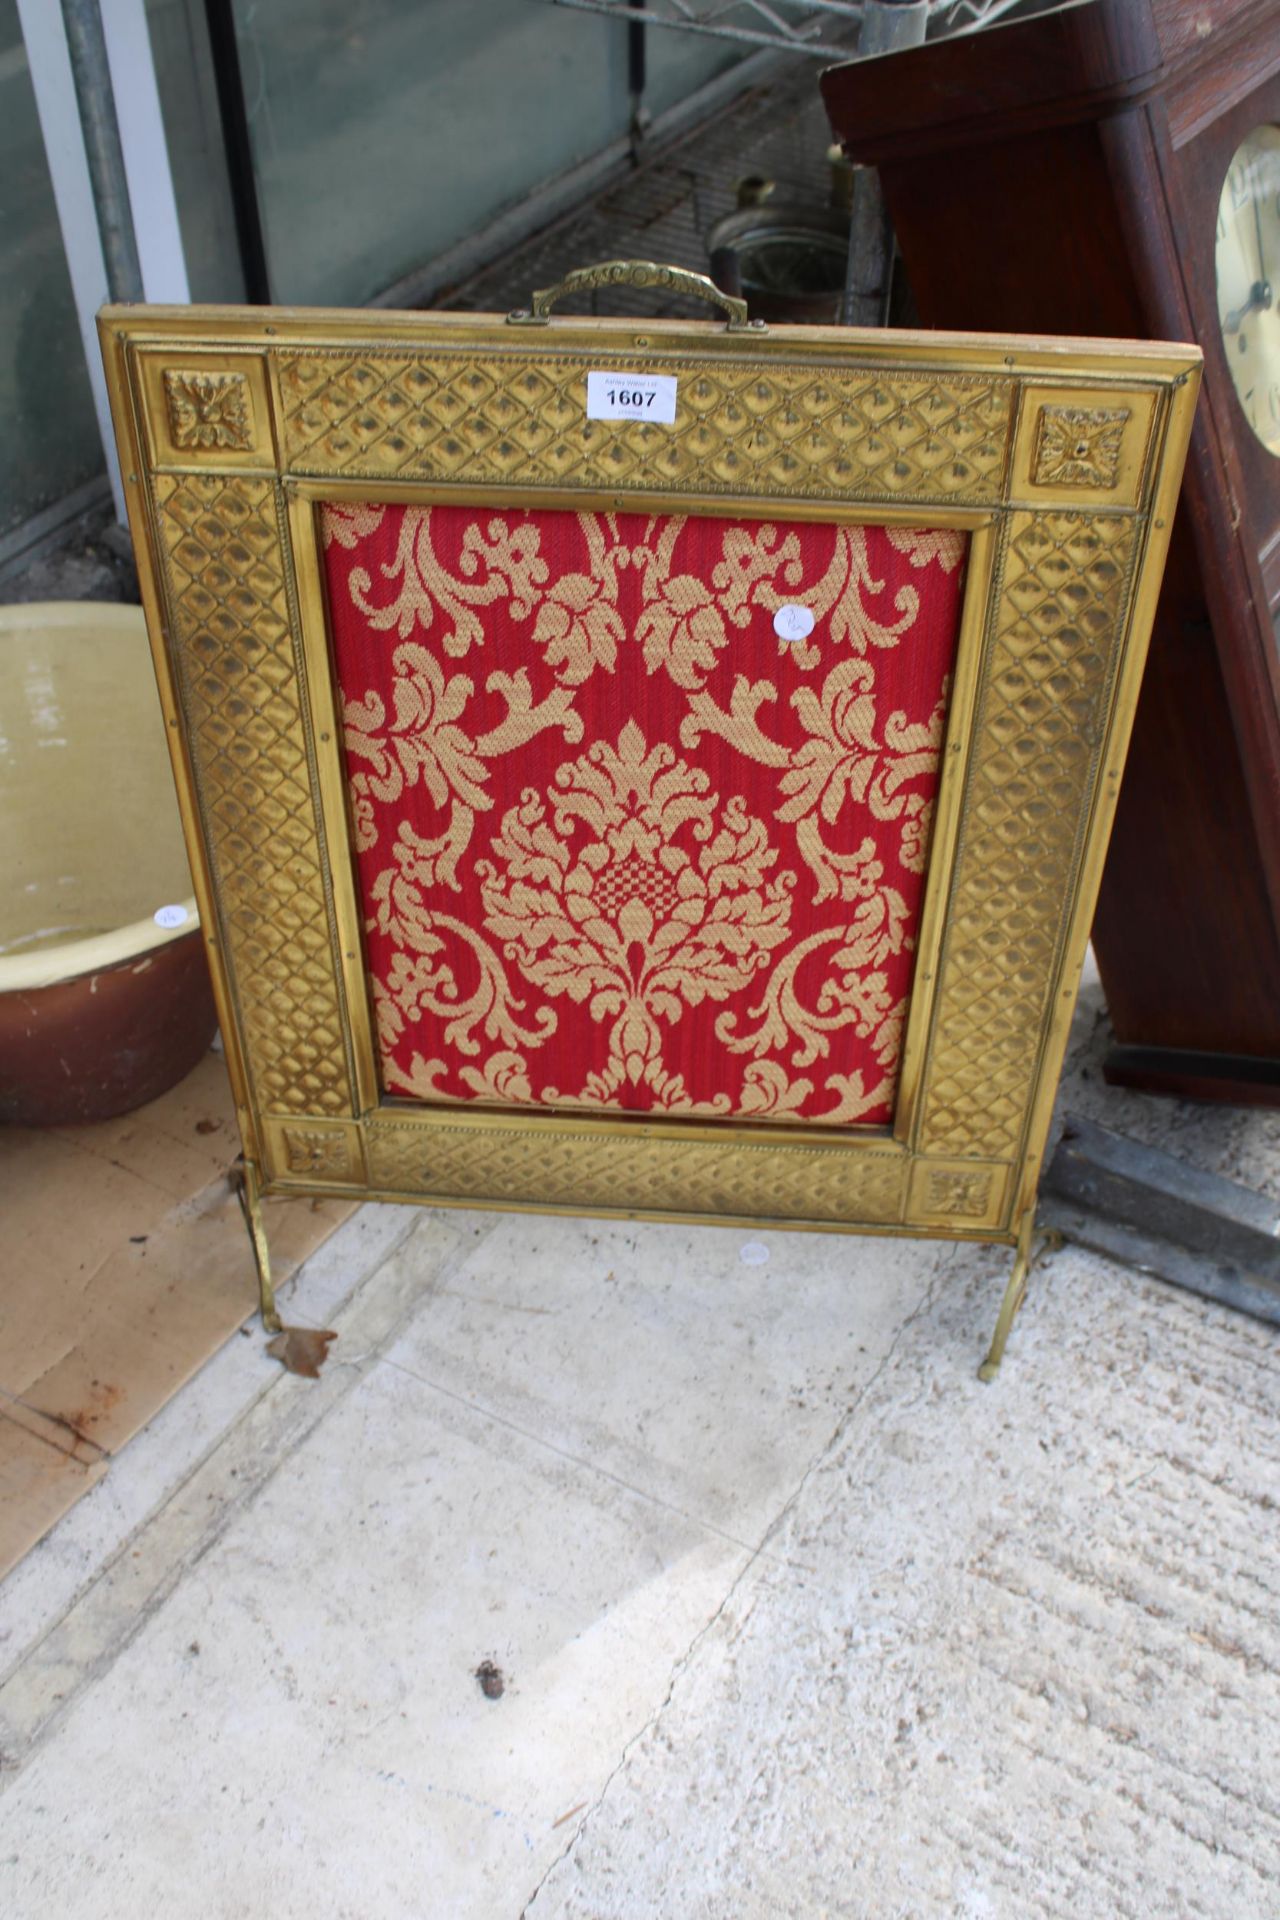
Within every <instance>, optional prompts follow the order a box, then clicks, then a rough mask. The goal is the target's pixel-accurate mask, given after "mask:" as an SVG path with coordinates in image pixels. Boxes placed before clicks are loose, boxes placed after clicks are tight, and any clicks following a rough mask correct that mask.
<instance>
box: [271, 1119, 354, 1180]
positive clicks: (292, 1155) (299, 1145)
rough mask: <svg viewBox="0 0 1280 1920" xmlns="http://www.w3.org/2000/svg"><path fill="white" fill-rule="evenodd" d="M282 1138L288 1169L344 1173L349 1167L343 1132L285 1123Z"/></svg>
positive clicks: (349, 1169) (311, 1172)
mask: <svg viewBox="0 0 1280 1920" xmlns="http://www.w3.org/2000/svg"><path fill="white" fill-rule="evenodd" d="M283 1139H284V1151H285V1159H286V1161H287V1164H288V1168H289V1171H290V1173H310V1174H316V1175H319V1176H323V1175H326V1174H332V1175H334V1176H338V1177H345V1176H346V1175H347V1174H349V1173H350V1171H351V1160H350V1154H349V1153H348V1150H347V1139H346V1135H345V1134H342V1133H329V1132H325V1131H322V1130H321V1129H319V1128H311V1127H285V1128H284V1129H283Z"/></svg>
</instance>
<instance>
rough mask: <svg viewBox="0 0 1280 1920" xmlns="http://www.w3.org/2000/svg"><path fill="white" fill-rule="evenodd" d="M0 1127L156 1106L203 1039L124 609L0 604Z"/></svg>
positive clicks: (187, 897)
mask: <svg viewBox="0 0 1280 1920" xmlns="http://www.w3.org/2000/svg"><path fill="white" fill-rule="evenodd" d="M0 846H3V848H4V856H3V861H2V863H0V867H2V871H3V885H2V886H0V1119H3V1120H10V1121H20V1122H26V1123H28V1124H53V1123H58V1122H66V1121H69V1120H92V1119H101V1118H106V1117H107V1116H108V1115H110V1114H115V1113H122V1112H125V1111H128V1110H129V1109H130V1108H132V1107H135V1106H138V1105H140V1104H142V1102H143V1101H145V1100H149V1099H152V1098H154V1097H155V1095H157V1094H158V1093H160V1092H162V1091H163V1090H164V1089H165V1087H167V1086H170V1085H172V1084H173V1082H174V1081H175V1080H177V1079H178V1078H180V1077H181V1075H182V1074H184V1073H186V1072H187V1071H189V1069H190V1068H191V1067H192V1066H193V1065H194V1064H195V1062H196V1060H197V1059H199V1057H200V1056H201V1054H202V1053H203V1052H204V1051H205V1049H206V1048H207V1047H208V1045H209V1042H210V1040H211V1038H212V1035H213V1032H214V1030H215V1017H214V1011H213V1001H212V995H211V992H210V988H209V983H208V973H207V968H206V965H205V959H204V952H203V946H202V942H201V939H200V931H199V917H198V913H197V910H196V903H195V900H194V898H193V897H192V892H191V877H190V872H189V869H188V866H187V858H186V853H185V850H184V847H183V842H182V831H181V827H180V824H179V816H178V806H177V800H176V797H175V794H174V788H173V778H172V774H171V772H170V767H169V756H168V752H167V749H166V744H165V739H164V728H163V724H162V721H161V715H160V705H159V700H158V698H157V694H156V687H155V679H154V675H153V673H152V667H151V656H150V651H149V648H148V645H147V633H146V625H145V621H144V618H143V614H142V610H141V608H140V607H126V606H114V605H104V604H98V603H94V602H87V601H85V602H81V601H68V602H60V601H53V602H36V603H32V604H30V605H19V606H10V607H4V608H0Z"/></svg>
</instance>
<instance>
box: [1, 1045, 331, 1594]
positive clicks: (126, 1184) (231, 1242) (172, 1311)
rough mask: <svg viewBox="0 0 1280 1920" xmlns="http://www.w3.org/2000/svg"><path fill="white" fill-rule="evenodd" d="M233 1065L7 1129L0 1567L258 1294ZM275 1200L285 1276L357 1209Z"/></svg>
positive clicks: (96, 1473) (274, 1229) (95, 1475)
mask: <svg viewBox="0 0 1280 1920" xmlns="http://www.w3.org/2000/svg"><path fill="white" fill-rule="evenodd" d="M239 1145H240V1143H239V1138H238V1135H237V1132H236V1124H235V1113H234V1108H233V1105H232V1099H231V1090H230V1087H229V1085H228V1083H227V1076H226V1069H225V1067H224V1065H223V1062H222V1060H221V1058H220V1057H219V1056H218V1055H217V1054H213V1053H211V1054H209V1055H208V1056H207V1057H206V1058H205V1059H204V1060H203V1061H202V1062H201V1064H200V1066H199V1067H197V1069H196V1071H195V1072H194V1073H192V1074H191V1075H189V1076H188V1078H187V1079H186V1080H185V1081H183V1082H182V1083H181V1084H180V1085H179V1086H177V1087H175V1088H173V1089H172V1091H171V1092H169V1093H167V1094H165V1095H163V1096H162V1098H161V1099H159V1100H155V1101H152V1102H151V1104H150V1105H149V1106H146V1107H143V1108H141V1109H139V1111H138V1112H136V1113H131V1114H126V1115H124V1116H123V1117H122V1118H120V1119H118V1120H110V1121H106V1122H104V1123H102V1124H101V1125H99V1126H93V1127H63V1128H49V1129H42V1130H36V1129H30V1130H28V1129H26V1128H19V1127H13V1128H6V1129H4V1130H3V1131H2V1132H0V1220H3V1223H4V1224H3V1260H2V1262H0V1264H2V1265H3V1271H4V1289H3V1295H2V1296H0V1575H3V1574H4V1573H5V1572H7V1571H8V1569H9V1568H10V1567H11V1566H12V1565H13V1564H14V1563H15V1562H16V1561H17V1560H19V1559H20V1558H21V1557H22V1555H23V1554H24V1553H26V1552H27V1551H28V1550H29V1549H30V1548H31V1547H32V1546H34V1544H35V1543H36V1541H37V1540H39V1539H40V1538H41V1537H42V1535H43V1534H45V1533H46V1532H47V1531H48V1529H49V1528H50V1527H51V1526H52V1525H53V1523H54V1521H55V1520H57V1519H58V1518H59V1516H60V1515H61V1514H63V1513H64V1512H65V1511H66V1510H67V1508H68V1507H70V1506H72V1505H73V1504H74V1502H75V1501H76V1500H78V1499H79V1498H80V1496H81V1495H82V1494H83V1493H85V1492H87V1491H88V1489H89V1488H90V1487H92V1486H94V1485H95V1484H96V1482H97V1481H99V1480H100V1479H101V1478H102V1477H103V1475H104V1474H105V1473H106V1472H107V1471H108V1469H109V1466H110V1463H111V1460H112V1458H113V1456H114V1455H115V1454H117V1453H118V1452H119V1451H120V1449H121V1447H123V1446H124V1444H125V1442H126V1441H127V1440H128V1439H129V1438H130V1436H131V1435H132V1434H134V1433H136V1432H137V1431H138V1430H139V1428H140V1427H143V1426H145V1424H146V1423H147V1421H148V1420H150V1419H151V1418H152V1416H153V1415H154V1414H155V1413H156V1412H157V1411H158V1410H159V1409H160V1408H161V1407H162V1406H163V1405H164V1404H165V1402H166V1401H167V1400H168V1399H169V1398H170V1397H171V1396H172V1395H173V1394H174V1393H175V1392H176V1391H177V1390H178V1388H179V1387H180V1386H181V1385H182V1384H183V1382H184V1381H186V1380H188V1379H190V1377H191V1375H192V1374H193V1373H195V1372H196V1371H197V1370H198V1369H199V1368H200V1367H201V1366H202V1365H203V1364H204V1363H205V1361H206V1360H208V1359H209V1358H210V1356H211V1355H212V1354H213V1353H215V1352H216V1351H217V1349H218V1348H219V1347H220V1346H221V1345H222V1343H223V1342H224V1341H225V1340H226V1339H227V1338H228V1337H229V1336H230V1335H231V1334H233V1333H234V1332H235V1331H236V1329H237V1328H238V1327H240V1326H241V1325H243V1323H244V1322H245V1321H246V1320H247V1319H249V1318H250V1316H251V1315H252V1314H253V1312H254V1310H255V1308H256V1306H257V1289H256V1286H255V1280H254V1267H253V1259H252V1255H251V1252H250V1248H249V1241H248V1236H247V1234H246V1232H245V1226H244V1220H243V1217H242V1215H241V1211H240V1205H239V1202H238V1199H237V1197H236V1193H235V1190H234V1188H233V1186H232V1184H231V1182H230V1180H229V1178H228V1175H229V1172H230V1169H231V1167H232V1165H233V1164H234V1162H235V1159H236V1156H237V1154H238V1152H239ZM351 1210H352V1209H351V1206H350V1205H349V1204H348V1203H346V1202H344V1201H336V1200H323V1201H317V1202H314V1203H313V1204H311V1205H309V1206H304V1207H299V1206H297V1205H294V1206H284V1205H280V1204H278V1203H272V1204H271V1205H270V1207H269V1210H268V1218H269V1231H270V1233H271V1242H272V1251H273V1254H274V1256H275V1258H276V1260H277V1262H278V1270H279V1274H280V1277H281V1279H285V1278H287V1277H288V1276H289V1275H291V1274H292V1273H294V1272H295V1271H296V1269H297V1267H298V1266H299V1265H300V1264H301V1262H302V1261H303V1260H304V1259H305V1258H306V1257H307V1255H308V1254H309V1253H311V1252H313V1251H314V1250H315V1248H316V1247H318V1246H319V1245H320V1244H321V1242H322V1241H324V1240H325V1239H327V1238H328V1236H329V1234H330V1233H332V1232H333V1231H334V1229H335V1228H336V1227H337V1226H338V1225H339V1224H340V1223H341V1221H343V1220H344V1219H345V1218H346V1217H347V1215H348V1214H349V1213H350V1212H351Z"/></svg>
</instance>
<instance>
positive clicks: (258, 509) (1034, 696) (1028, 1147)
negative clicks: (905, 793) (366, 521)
mask: <svg viewBox="0 0 1280 1920" xmlns="http://www.w3.org/2000/svg"><path fill="white" fill-rule="evenodd" d="M101 329H102V338H103V344H104V352H105V357H106V364H107V371H108V378H109V382H110V388H111V399H112V406H113V409H114V416H115V425H116V433H117V436H118V439H119V445H120V451H121V460H122V464H123V470H124V475H125V481H126V488H127V495H128V501H129V512H130V520H131V525H132V528H133V533H134V539H135V545H136V550H137V556H138V563H139V571H140V574H141V579H142V590H143V598H144V603H145V606H146V611H147V619H148V624H149V627H150V632H151V639H152V645H153V649H154V654H155V663H156V671H157V674H158V677H159V682H160V690H161V697H162V702H163V708H164V714H165V718H166V721H167V724H168V729H169V737H170V744H171V748H172V754H173V763H174V769H175V774H176V778H177V783H178V790H179V797H180V802H181V807H182V815H183V820H184V824H185V829H186V835H187V845H188V849H189V852H190V857H191V863H192V868H193V872H194V879H195V888H196V894H197V897H198V900H199V904H200V910H201V916H202V921H203V926H204V931H205V936H206V940H207V944H208V952H209V960H210V965H211V968H212V972H213V979H214V986H215V991H216V994H217V1000H218V1007H219V1012H220V1016H221V1021H222V1029H223V1034H224V1037H225V1043H226V1053H227V1062H228V1066H229V1069H230V1073H231V1078H232V1082H233V1086H234V1090H235V1097H236V1106H237V1112H238V1116H239V1123H240V1128H241V1132H242V1135H243V1141H244V1153H245V1159H246V1165H247V1169H248V1173H247V1178H248V1185H249V1193H250V1198H251V1199H253V1198H254V1196H255V1195H256V1193H257V1191H259V1190H260V1189H261V1190H265V1191H268V1192H272V1193H281V1194H285V1193H295V1194H348V1195H351V1194H359V1195H369V1196H371V1197H377V1198H380V1199H391V1200H407V1201H423V1202H430V1203H433V1204H450V1203H463V1204H467V1205H472V1206H490V1207H507V1208H524V1207H528V1208H539V1209H544V1210H554V1211H571V1212H584V1213H596V1214H612V1215H622V1216H626V1217H654V1218H663V1219H682V1220H691V1221H708V1222H719V1223H726V1222H733V1223H739V1224H746V1223H751V1224H772V1225H777V1226H786V1227H808V1228H826V1229H838V1230H853V1231H872V1232H888V1233H901V1234H919V1235H945V1236H951V1237H955V1238H960V1239H976V1240H999V1241H1006V1242H1013V1241H1016V1240H1019V1238H1020V1237H1021V1240H1022V1244H1023V1251H1024V1252H1025V1247H1026V1241H1027V1235H1028V1230H1029V1227H1030V1223H1031V1219H1032V1215H1033V1209H1034V1204H1035V1195H1036V1186H1037V1179H1038V1176H1039V1172H1040V1167H1041V1159H1042V1155H1043V1152H1044V1147H1045V1142H1046V1137H1047V1133H1048V1128H1049V1122H1050V1115H1051V1109H1052V1103H1053V1097H1054V1090H1055V1085H1056V1080H1057V1076H1058V1073H1059V1070H1060V1067H1061V1061H1062V1055H1063V1050H1064V1046H1065V1042H1066V1035H1067V1030H1068V1025H1069V1020H1070V1015H1071V1010H1072V1005H1073V1002H1074V998H1075V993H1076V988H1077V983H1078V978H1079V972H1080V967H1081V964H1082V961H1083V957H1084V949H1085V943H1086V940H1087V937H1088V932H1089V924H1090V917H1091V912H1092V908H1093V903H1094V897H1095V894H1096V890H1097V886H1098V880H1099V875H1100V871H1101V866H1102V860H1103V855H1104V852H1105V848H1106V841H1107V835H1108V831H1109V827H1110V822H1111V817H1112V811H1113V808H1114V804H1115V798H1116V792H1117V788H1118V785H1119V780H1120V774H1121V768H1122V764H1123V759H1124V752H1125V746H1126V742H1127V739H1128V735H1129V730H1130V723H1131V720H1132V716H1133V710H1134V705H1135V701H1136V697H1137V691H1138V684H1139V678H1140V675H1141V671H1142V664H1143V657H1144V653H1145V649H1146V644H1147V639H1148V635H1149V631H1150V627H1151V621H1152V615H1153V611H1154V606H1155V600H1156V594H1157V591H1158V588H1159V583H1160V575H1161V570H1162V567H1163V563H1164V556H1165V551H1166V546H1167V542H1168V537H1169V529H1170V522H1171V520H1172V516H1173V511H1174V506H1175V503H1176V500H1177V493H1178V486H1179V481H1180V477H1181V472H1182V464H1183V459H1184V455H1185V450H1186V443H1187V436H1188V432H1189V427H1190V420H1191V414H1192V410H1193V407H1194V403H1195V395H1196V390H1197V386H1198V381H1199V367H1200V358H1199V354H1198V353H1197V352H1196V350H1195V349H1194V348H1191V347H1181V346H1160V345H1150V344H1147V345H1140V344H1123V343H1111V342H1092V343H1083V342H1078V341H1077V342H1072V341H1056V340H1026V339H1013V338H1008V339H983V338H975V337H970V336H951V335H945V334H928V335H925V334H909V333H862V332H854V331H849V330H844V329H836V328H820V327H803V328H800V327H777V328H773V329H770V330H767V331H766V330H756V329H749V330H745V331H744V330H743V329H741V328H740V327H737V326H731V327H724V326H721V325H719V324H718V323H715V322H695V321H688V322H684V321H681V322H675V321H661V322H659V321H642V322H636V321H631V320H614V321H609V320H580V319H569V318H565V319H556V320H552V321H550V322H549V323H546V324H544V325H540V326H529V325H528V324H527V323H526V324H525V325H523V326H518V327H517V326H512V325H510V324H507V323H506V322H504V321H503V320H501V319H498V318H487V317H477V316H473V315H455V314H440V315H437V314H421V315H419V314H413V315H409V314H391V313H371V312H356V313H328V312H323V311H308V312H295V311H286V310H281V311H271V310H267V309H256V310H237V309H209V308H190V309H163V308H145V307H137V308H128V309H108V310H106V311H105V312H104V314H103V315H102V319H101ZM599 368H606V369H608V370H610V371H613V372H616V373H618V374H628V375H630V374H673V375H675V376H677V380H678V401H677V406H676V414H675V420H674V424H672V425H661V424H657V423H653V422H649V423H640V422H636V421H626V420H624V421H600V420H589V419H588V417H587V411H586V375H587V373H588V372H589V371H590V370H592V369H599ZM343 501H353V502H354V501H359V502H408V503H413V504H426V503H435V502H447V501H453V502H458V503H462V504H467V505H470V504H476V505H477V506H481V507H485V506H500V507H501V506H506V507H522V506H540V507H569V508H585V509H597V510H602V511H618V510H622V509H626V508H630V509H633V510H635V509H642V510H645V511H649V512H659V513H661V512H679V513H682V514H698V513H712V512H714V513H718V514H725V513H731V514H734V515H737V516H740V517H761V516H766V515H767V516H768V518H769V519H770V520H771V521H785V520H787V519H795V520H806V519H808V520H818V519H821V520H825V521H829V522H835V523H837V524H838V523H842V522H843V523H845V524H849V523H863V524H867V523H875V524H880V525H907V526H922V525H928V526H932V527H939V528H956V529H963V530H964V531H965V532H966V533H967V534H968V536H969V560H968V575H967V585H966V588H965V599H964V605H963V613H962V623H961V632H960V640H959V651H958V656H957V667H956V675H955V683H954V687H953V693H952V698H951V704H950V712H949V718H948V722H947V733H946V743H945V751H944V754H943V765H942V778H941V785H940V791H939V796H938V807H937V815H936V823H935V828H934V835H933V843H932V851H931V855H930V862H929V870H928V876H927V885H926V893H925V900H924V908H923V915H922V920H921V924H920V929H919V941H918V952H917V960H916V973H915V982H914V989H913V997H912V1002H911V1010H910V1017H909V1021H908V1026H907V1032H906V1035H905V1039H904V1044H903V1052H902V1060H901V1072H900V1079H899V1087H898V1099H897V1105H896V1114H895V1119H894V1123H893V1125H892V1127H890V1128H859V1127H847V1126H846V1127H827V1128H823V1127H820V1126H811V1125H798V1124H791V1125H782V1124H775V1125H769V1124H764V1123H762V1122H760V1121H752V1122H734V1121H714V1122H710V1123H699V1122H695V1121H690V1120H680V1119H655V1118H653V1117H652V1116H640V1117H637V1116H627V1115H623V1114H613V1115H609V1114H602V1115H600V1117H587V1116H584V1115H583V1114H582V1113H577V1112H574V1113H568V1112H564V1111H559V1112H547V1111H541V1112H540V1111H531V1110H523V1111H522V1110H518V1109H514V1108H505V1109H498V1108H495V1107H489V1108H485V1107H482V1106H467V1107H462V1106H459V1105H440V1106H435V1107H432V1106H428V1105H426V1104H421V1105H416V1106H414V1105H410V1104H407V1103H405V1102H404V1101H401V1100H395V1101H389V1100H385V1099H383V1098H381V1097H380V1094H379V1089H378V1074H377V1061H376V1052H375V1045H374V1039H373V1034H372V1028H371V1021H370V1015H369V1001H368V987H367V982H366V978H365V971H364V960H363V953H362V926H361V917H360V910H359V906H358V896H357V888H356V880H355V868H354V862H353V853H352V837H351V828H350V822H349V816H348V809H347V799H346V792H345V780H344V769H343V763H342V759H341V748H340V740H341V733H340V727H339V723H338V718H337V715H336V711H335V695H334V675H333V666H332V659H331V647H330V639H329V634H328V631H327V624H326V610H325V599H324V593H323V589H322V565H321V559H320V551H319V536H318V521H319V503H321V502H338V503H340V502H343ZM259 1225H260V1219H259ZM258 1238H259V1240H260V1238H261V1236H260V1235H259V1236H258ZM260 1251H261V1249H260ZM264 1259H265V1254H264ZM1023 1264H1024V1265H1025V1262H1024V1263H1023Z"/></svg>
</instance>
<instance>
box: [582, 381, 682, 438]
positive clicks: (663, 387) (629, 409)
mask: <svg viewBox="0 0 1280 1920" xmlns="http://www.w3.org/2000/svg"><path fill="white" fill-rule="evenodd" d="M587 418H588V420H653V421H656V422H657V424H658V425H659V426H663V427H671V426H674V425H675V418H676V377H675V375H674V374H673V373H589V374H588V375H587Z"/></svg>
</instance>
